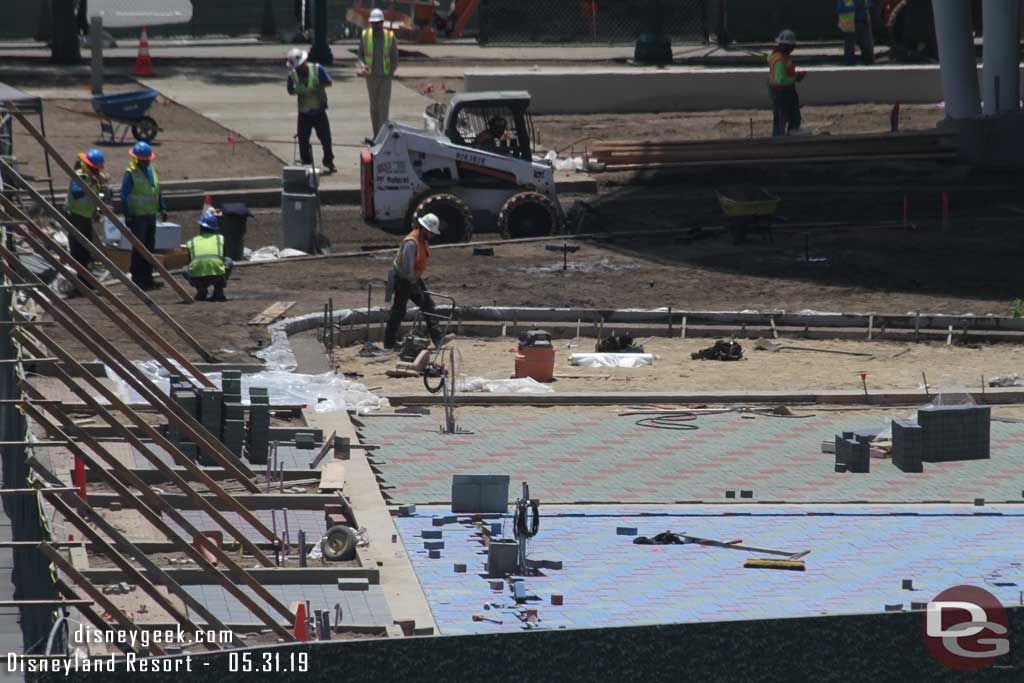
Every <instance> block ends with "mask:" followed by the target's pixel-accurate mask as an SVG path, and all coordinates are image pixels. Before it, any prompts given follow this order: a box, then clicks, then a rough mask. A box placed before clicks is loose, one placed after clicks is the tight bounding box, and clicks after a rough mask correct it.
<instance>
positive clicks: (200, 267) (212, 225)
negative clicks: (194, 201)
mask: <svg viewBox="0 0 1024 683" xmlns="http://www.w3.org/2000/svg"><path fill="white" fill-rule="evenodd" d="M197 223H198V224H199V234H198V235H197V236H196V237H193V238H192V239H190V240H189V241H188V242H187V243H186V244H185V246H186V247H187V248H188V265H187V266H185V267H184V268H182V269H181V274H182V275H184V276H185V279H186V280H188V283H189V284H190V285H192V286H193V287H195V288H196V296H195V299H196V301H206V299H207V295H208V294H209V289H210V287H213V296H212V297H210V300H211V301H227V297H226V296H224V288H225V287H226V286H227V284H228V278H230V277H231V268H232V267H233V266H234V263H233V262H232V260H231V259H229V258H227V257H225V256H224V235H221V234H220V225H219V223H218V222H217V214H216V213H214V211H213V210H212V209H210V210H209V211H207V212H206V213H205V214H203V217H202V218H200V219H199V220H198V221H197Z"/></svg>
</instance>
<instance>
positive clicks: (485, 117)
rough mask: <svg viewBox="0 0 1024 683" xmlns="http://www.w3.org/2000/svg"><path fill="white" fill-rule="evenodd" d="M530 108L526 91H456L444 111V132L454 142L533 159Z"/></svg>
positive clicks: (533, 136) (523, 158)
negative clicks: (456, 93)
mask: <svg viewBox="0 0 1024 683" xmlns="http://www.w3.org/2000/svg"><path fill="white" fill-rule="evenodd" d="M529 108H530V93H528V92H525V91H518V92H478V93H464V94H459V95H456V96H455V97H454V98H452V101H451V103H450V104H449V105H448V107H447V109H446V111H445V112H444V128H443V131H444V134H445V136H446V137H447V138H448V139H449V140H451V141H452V142H453V143H454V144H456V145H460V146H465V147H475V148H477V149H481V150H484V151H488V152H495V153H498V154H504V155H507V156H510V157H514V158H517V159H522V160H523V161H532V160H533V145H534V142H535V141H536V136H535V132H534V128H533V119H532V118H531V117H530V114H529V112H528V111H527V110H528V109H529ZM499 131H500V133H499Z"/></svg>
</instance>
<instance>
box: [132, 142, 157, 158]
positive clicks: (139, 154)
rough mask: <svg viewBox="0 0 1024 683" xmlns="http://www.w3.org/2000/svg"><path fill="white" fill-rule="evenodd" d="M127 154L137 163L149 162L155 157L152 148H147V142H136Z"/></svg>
mask: <svg viewBox="0 0 1024 683" xmlns="http://www.w3.org/2000/svg"><path fill="white" fill-rule="evenodd" d="M128 154H129V155H130V156H132V157H134V158H135V159H138V160H139V161H150V160H151V159H153V158H154V157H156V155H155V154H153V148H152V147H150V146H149V143H148V142H136V143H135V144H134V145H133V146H132V150H131V151H130V152H128Z"/></svg>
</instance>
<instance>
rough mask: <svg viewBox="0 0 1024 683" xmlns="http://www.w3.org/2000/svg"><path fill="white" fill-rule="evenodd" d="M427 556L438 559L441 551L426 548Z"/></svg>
mask: <svg viewBox="0 0 1024 683" xmlns="http://www.w3.org/2000/svg"><path fill="white" fill-rule="evenodd" d="M427 557H429V558H430V559H432V560H440V559H441V551H440V550H428V551H427Z"/></svg>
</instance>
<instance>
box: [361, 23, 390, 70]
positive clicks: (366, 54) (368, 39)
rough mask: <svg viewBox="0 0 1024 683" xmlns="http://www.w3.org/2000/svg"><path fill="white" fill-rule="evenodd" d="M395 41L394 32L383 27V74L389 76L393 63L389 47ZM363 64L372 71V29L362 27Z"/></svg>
mask: <svg viewBox="0 0 1024 683" xmlns="http://www.w3.org/2000/svg"><path fill="white" fill-rule="evenodd" d="M394 43H395V34H394V33H393V32H392V31H390V30H388V29H384V49H383V50H382V51H381V52H382V53H383V55H384V75H385V76H390V75H391V74H393V73H394V69H393V65H392V64H391V48H392V46H393V45H394ZM363 64H365V65H366V68H367V69H369V70H370V73H371V75H372V73H373V29H370V28H364V29H363Z"/></svg>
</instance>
